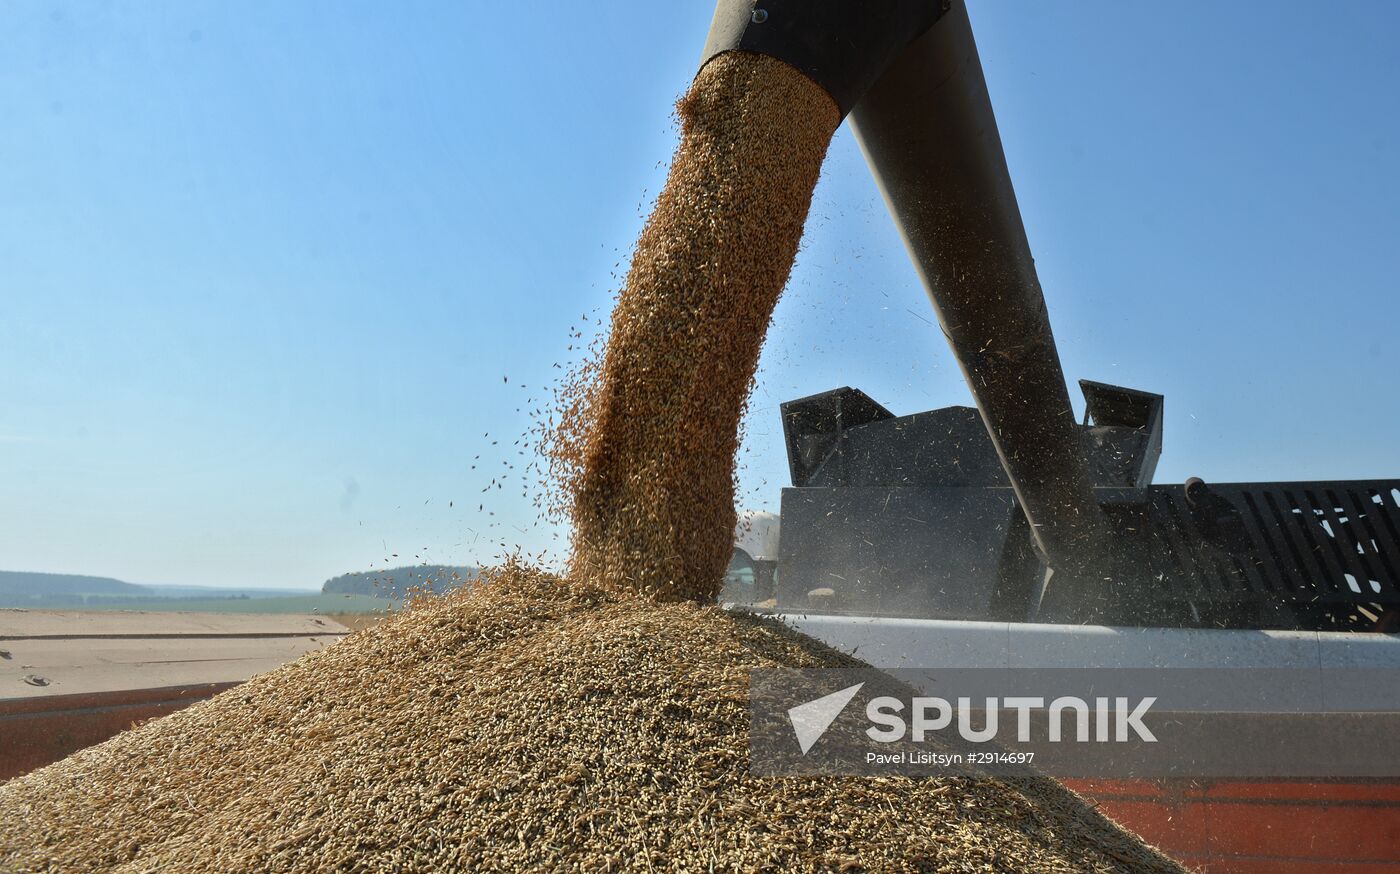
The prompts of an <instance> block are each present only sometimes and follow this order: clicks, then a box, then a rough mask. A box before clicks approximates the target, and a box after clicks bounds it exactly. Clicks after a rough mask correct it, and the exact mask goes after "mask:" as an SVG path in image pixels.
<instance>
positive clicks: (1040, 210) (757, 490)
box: [0, 0, 1400, 586]
mask: <svg viewBox="0 0 1400 874" xmlns="http://www.w3.org/2000/svg"><path fill="white" fill-rule="evenodd" d="M584 7H585V4H562V3H561V4H513V5H512V4H489V5H488V4H476V3H466V2H462V3H447V2H436V3H415V2H399V3H379V2H335V3H330V2H310V0H297V2H281V0H277V2H274V0H239V2H229V0H225V2H219V3H209V2H194V0H179V2H154V0H152V2H142V3H119V2H102V3H99V2H80V3H40V2H34V3H9V4H4V5H3V6H2V7H0V45H4V46H5V50H4V51H3V52H0V116H2V117H3V118H4V119H5V122H6V123H5V125H4V126H3V127H2V128H0V264H3V269H0V568H4V569H15V570H44V571H57V572H71V573H94V574H103V575H112V576H118V577H121V578H123V579H128V580H133V581H138V582H153V583H187V584H229V585H243V586H254V585H263V586H314V585H318V584H319V583H320V581H321V580H323V579H325V578H326V577H329V576H332V575H334V574H338V573H341V572H344V571H348V570H356V569H364V568H368V567H372V566H383V565H384V564H385V563H386V562H387V563H388V564H401V563H411V562H413V561H415V560H424V559H427V560H433V561H442V562H451V563H457V562H462V563H468V562H481V561H489V560H491V559H492V558H493V557H494V556H495V555H496V554H498V553H499V551H500V549H499V546H498V545H497V544H499V543H501V542H505V543H509V544H517V543H518V544H521V545H522V546H524V547H525V548H526V550H527V551H534V550H537V549H541V548H545V547H548V546H550V545H551V544H553V543H556V542H557V541H554V540H552V539H551V537H552V533H553V532H551V531H550V530H549V529H547V528H541V527H532V525H533V524H534V510H533V506H532V503H531V501H530V500H529V499H527V498H525V497H522V492H521V487H520V484H521V477H520V476H519V471H520V470H521V468H522V464H523V462H524V461H525V460H526V459H525V458H524V457H523V456H520V455H517V454H516V453H517V452H518V451H519V449H518V447H514V446H512V445H511V443H512V441H514V440H516V439H517V438H518V437H519V436H520V435H521V434H522V433H523V432H524V431H525V430H526V429H527V428H528V427H529V425H530V419H529V415H528V410H529V408H530V406H532V405H531V404H528V403H527V400H528V399H530V398H535V399H537V402H538V399H539V398H540V397H541V396H542V395H541V389H542V387H544V386H545V385H547V384H548V383H549V382H550V381H551V380H552V379H554V378H555V377H557V375H558V374H559V373H560V371H559V370H558V369H556V368H555V367H554V365H555V364H556V363H557V364H561V365H567V364H568V363H569V362H570V361H571V360H573V359H574V358H576V357H577V351H574V352H570V351H568V349H567V347H568V345H569V344H570V342H571V341H570V339H569V332H570V328H571V326H576V325H580V324H581V317H583V316H587V317H588V318H589V319H590V320H591V319H597V318H600V317H603V316H604V315H605V314H606V311H607V308H608V303H609V300H610V298H611V295H612V293H613V290H614V289H615V288H616V285H617V282H618V279H619V277H620V276H621V274H622V271H623V270H624V269H625V267H626V259H627V253H628V250H629V248H630V245H631V243H632V241H633V240H634V239H635V238H636V235H637V233H638V232H639V230H640V228H641V223H642V220H643V218H644V215H645V213H646V210H647V207H648V206H649V204H650V202H651V200H652V199H653V198H654V197H655V195H656V193H657V190H658V189H659V187H660V185H661V183H662V181H663V179H664V172H665V167H666V163H667V161H668V160H669V157H670V154H671V150H672V149H673V147H674V144H675V132H674V128H673V126H672V122H671V117H670V113H671V104H672V103H673V101H674V99H675V98H676V97H677V96H678V95H679V94H680V92H682V91H683V90H684V89H685V87H686V85H687V84H688V82H689V80H690V78H691V76H692V75H693V73H694V67H695V63H696V59H697V56H698V53H699V51H700V48H701V45H702V44H703V41H704V36H705V31H706V28H707V26H708V23H709V18H710V14H711V10H712V6H711V5H709V4H708V3H706V2H691V0H684V2H674V3H662V4H650V5H637V4H610V3H602V4H597V3H595V4H586V7H587V8H584ZM971 10H972V16H973V24H974V27H975V29H976V33H977V38H978V43H979V46H980V48H981V53H982V60H983V64H984V66H985V68H986V71H987V78H988V82H989V85H990V88H991V91H992V97H993V102H994V104H995V106H996V110H997V115H998V119H999V122H1000V126H1001V132H1002V138H1003V140H1004V143H1005V146H1006V149H1007V157H1008V161H1009V163H1010V166H1011V170H1012V176H1013V178H1014V179H1015V182H1016V187H1017V192H1018V195H1019V197H1020V201H1021V207H1022V211H1023V214H1024V217H1025V220H1026V224H1027V228H1028V232H1029V235H1030V239H1031V243H1032V247H1033V249H1034V251H1035V253H1036V257H1037V264H1038V265H1039V268H1040V271H1041V278H1042V281H1043V284H1044V286H1045V289H1046V296H1047V298H1048V300H1049V304H1050V308H1051V317H1052V321H1053V324H1054V327H1055V330H1056V335H1057V338H1058V340H1059V346H1060V350H1061V353H1062V356H1063V358H1064V360H1065V368H1066V373H1067V375H1068V376H1069V378H1070V379H1071V380H1075V379H1078V378H1081V377H1084V378H1090V379H1098V380H1103V381H1107V382H1116V383H1121V384H1125V385H1129V386H1133V387H1138V388H1143V389H1148V390H1152V391H1158V392H1162V393H1164V394H1165V395H1166V396H1167V407H1166V409H1167V420H1166V441H1165V451H1164V455H1163V458H1162V463H1161V465H1160V467H1159V471H1158V481H1180V480H1182V479H1184V478H1185V477H1187V476H1190V475H1200V476H1203V477H1205V478H1206V479H1208V480H1210V479H1214V480H1220V481H1227V480H1268V479H1307V478H1338V479H1342V478H1363V477H1375V476H1387V475H1389V476H1393V475H1396V474H1397V473H1400V459H1397V457H1396V455H1397V453H1396V449H1395V444H1396V435H1397V434H1400V397H1397V393H1396V392H1395V390H1394V386H1395V372H1396V367H1397V342H1396V326H1397V324H1400V302H1397V301H1398V299H1397V295H1396V293H1395V292H1396V289H1397V285H1400V283H1398V282H1397V275H1396V257H1397V253H1396V250H1397V247H1400V206H1398V205H1397V204H1400V168H1397V162H1396V155H1397V149H1398V148H1400V113H1397V111H1396V110H1397V98H1396V95H1397V94H1400V53H1397V52H1396V51H1395V49H1394V46H1395V43H1396V40H1397V37H1400V6H1398V5H1396V4H1393V3H1389V2H1369V3H1363V2H1342V3H1339V4H1332V5H1329V6H1327V7H1325V8H1321V7H1318V6H1316V5H1315V4H1308V5H1305V4H1303V3H1301V2H1290V3H1285V4H1283V5H1282V6H1280V5H1279V4H1277V3H1263V2H1249V3H1245V2H1231V3H1225V4H1214V5H1212V6H1211V7H1209V8H1206V9H1203V10H1202V11H1200V12H1199V13H1198V14H1191V15H1184V14H1176V13H1173V12H1171V11H1170V10H1164V9H1163V7H1162V6H1161V5H1160V4H1153V3H1146V2H1134V3H1123V2H1107V0H1103V2H1090V0H1077V2H1062V3H1032V2H1028V0H1024V2H1010V0H1005V2H986V0H973V2H972V6H971ZM590 324H592V322H591V321H590ZM575 350H577V346H576V347H575ZM846 384H849V385H853V386H857V387H859V388H862V389H863V390H865V391H866V392H867V393H868V394H870V395H871V396H873V397H874V398H876V399H877V400H879V401H881V402H882V403H884V404H885V405H886V406H888V407H890V408H891V409H892V410H894V411H896V412H898V413H908V412H914V411H917V410H921V409H928V408H932V407H937V406H943V405H947V404H955V403H966V402H968V395H967V391H966V388H965V387H964V385H963V383H962V380H961V379H960V377H959V374H958V370H957V367H956V365H955V363H954V362H953V360H952V358H951V356H950V354H949V352H948V351H947V349H946V346H945V344H944V342H943V339H942V337H941V336H940V335H939V334H938V332H937V329H936V328H935V327H934V320H933V316H932V314H931V312H930V310H929V306H928V304H927V302H926V299H925V297H924V295H923V292H922V290H921V289H920V287H919V285H918V282H917V280H916V278H915V275H914V272H913V270H912V268H911V267H910V265H909V264H908V261H907V258H906V256H905V254H904V252H903V250H902V248H901V246H900V243H899V241H898V238H897V237H896V235H895V233H894V231H893V228H892V226H891V224H890V221H889V219H888V217H887V215H886V214H885V210H884V206H883V204H882V203H881V202H880V200H879V198H878V195H877V194H876V192H875V190H874V186H873V184H872V182H871V180H870V177H869V173H868V171H867V170H866V169H865V167H864V165H863V162H862V160H861V158H860V155H859V153H858V151H857V150H856V148H855V145H854V142H853V141H852V139H851V137H850V136H849V134H848V133H847V132H846V131H845V130H844V129H843V130H842V131H841V132H840V133H839V134H838V137H837V139H836V142H835V143H834V145H833V147H832V151H831V155H830V157H829V159H828V162H827V165H826V168H825V173H824V176H823V180H822V182H821V184H820V186H819V188H818V192H817V195H816V198H815V201H814V204H813V209H812V219H811V221H810V223H809V227H808V233H807V237H806V240H805V242H804V246H803V251H802V253H801V255H800V257H799V262H798V266H797V268H796V270H795V272H794V276H793V280H792V283H791V284H790V286H789V289H788V291H787V293H786V296H785V298H784V300H783V301H782V303H781V304H780V305H779V308H778V311H777V314H776V319H775V323H774V326H773V329H772V331H771V332H770V335H769V341H768V346H767V348H766V351H765V353H764V358H763V362H762V372H761V375H760V379H759V385H758V389H757V391H756V393H755V395H754V400H753V409H752V411H751V416H750V422H749V425H748V438H747V440H746V443H745V450H744V453H743V456H742V462H743V464H744V472H743V475H742V476H743V480H742V482H743V486H744V502H745V504H746V505H747V506H755V507H776V502H777V497H778V490H779V488H780V487H781V486H782V485H784V484H785V483H786V461H785V458H784V455H783V451H782V447H781V431H780V427H779V423H778V419H777V404H778V403H779V402H781V401H783V400H786V399H789V398H792V397H797V396H800V395H804V394H810V393H812V392H817V391H822V390H825V389H828V388H833V387H835V386H839V385H846ZM1077 400H1078V399H1077V398H1076V401H1077ZM487 434H489V436H484V435H487ZM493 441H496V442H494V443H493ZM476 456H480V458H479V459H475V457H476ZM507 463H510V464H512V465H513V466H514V467H513V468H507V467H506V464H507ZM473 464H476V465H477V467H476V468H475V469H472V467H471V465H473ZM503 477H508V478H504V479H503ZM492 478H497V479H501V480H502V481H503V482H504V483H505V488H503V489H491V491H490V494H485V493H483V492H482V488H483V486H487V485H488V483H489V482H490V481H491V479H492ZM512 487H513V490H512ZM449 501H450V502H452V506H451V507H449V506H448V503H449ZM480 504H484V505H485V510H483V511H481V512H478V510H477V507H478V505H480ZM488 513H494V514H495V515H494V516H492V515H488ZM395 554H397V557H395Z"/></svg>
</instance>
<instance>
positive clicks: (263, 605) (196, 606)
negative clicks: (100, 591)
mask: <svg viewBox="0 0 1400 874" xmlns="http://www.w3.org/2000/svg"><path fill="white" fill-rule="evenodd" d="M15 606H19V605H15ZM25 606H26V609H41V610H146V611H161V612H167V613H168V612H184V613H386V612H389V611H392V610H397V609H398V606H399V602H398V601H393V600H389V599H387V598H372V597H370V596H369V595H294V596H290V597H281V598H124V599H121V600H115V599H114V600H113V601H112V602H109V603H102V604H63V605H61V606H60V605H54V606H47V605H46V606H43V607H38V606H29V605H25Z"/></svg>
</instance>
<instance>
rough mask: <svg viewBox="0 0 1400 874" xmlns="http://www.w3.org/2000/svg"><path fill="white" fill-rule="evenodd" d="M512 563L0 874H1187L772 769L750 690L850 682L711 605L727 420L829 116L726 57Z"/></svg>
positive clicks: (88, 799)
mask: <svg viewBox="0 0 1400 874" xmlns="http://www.w3.org/2000/svg"><path fill="white" fill-rule="evenodd" d="M680 109H681V116H682V120H683V124H684V133H683V142H682V146H681V149H680V151H679V152H678V155H677V158H676V162H675V166H674V167H673V169H672V172H671V180H670V182H669V183H668V188H667V191H666V192H665V193H664V194H663V195H662V197H661V200H660V202H659V203H658V207H657V215H656V216H655V217H653V219H652V221H651V222H650V224H649V225H648V228H647V232H646V234H645V235H644V236H643V238H642V241H641V243H640V244H639V247H638V255H637V260H636V262H635V263H634V265H633V269H632V274H631V275H630V276H629V279H628V282H627V286H626V289H625V290H624V292H623V294H622V296H621V299H620V301H619V304H618V313H617V316H616V317H615V319H614V333H613V336H612V338H611V340H610V346H609V348H608V351H607V354H606V356H605V357H604V359H603V360H602V361H601V362H600V363H599V366H598V367H597V368H596V369H595V370H594V371H593V372H591V374H589V375H590V376H591V378H589V379H587V380H583V381H581V382H580V383H578V384H577V386H576V387H575V388H574V389H572V391H573V394H572V395H567V397H568V398H570V399H571V401H572V403H573V404H574V406H573V414H572V417H566V419H565V429H564V436H563V438H562V439H561V441H560V443H559V447H557V450H558V453H557V454H556V455H555V456H554V458H555V461H556V463H557V464H558V465H559V466H558V467H557V468H556V472H557V473H558V474H559V475H560V476H561V477H562V479H561V482H562V483H563V485H564V487H565V488H566V489H568V490H572V491H570V494H572V495H573V503H572V511H573V514H574V522H575V523H576V525H577V526H578V534H577V536H576V538H575V548H576V554H575V560H574V561H573V563H572V564H571V570H572V572H573V575H574V577H573V579H572V581H565V580H561V579H558V578H554V577H550V576H548V575H545V574H543V573H540V572H538V571H533V570H529V569H527V568H524V567H522V566H519V565H515V564H508V565H507V566H505V567H503V568H500V569H496V570H493V571H488V572H486V573H485V574H484V575H483V577H482V578H481V579H480V580H479V581H478V582H477V584H476V585H475V586H474V587H473V588H472V589H471V590H470V591H461V592H456V593H453V594H451V595H447V596H442V597H438V598H432V599H427V600H425V601H423V602H420V603H418V604H417V605H416V606H415V607H414V608H413V609H411V610H409V611H407V612H406V613H404V614H401V615H398V616H395V617H393V618H391V619H389V620H387V621H385V622H384V623H382V624H380V625H378V626H376V627H373V628H370V629H366V630H363V631H359V632H357V633H355V634H354V635H352V636H351V637H349V638H347V639H346V640H343V641H341V642H340V643H337V644H336V645H335V646H332V647H327V648H326V649H324V650H321V651H319V652H316V653H312V654H309V655H307V656H305V657H303V658H301V659H299V660H298V661H295V662H292V663H290V664H288V665H285V666H283V667H282V668H279V669H278V670H276V671H273V672H271V673H269V674H265V675H263V676H260V677H256V678H254V679H253V680H250V681H249V682H247V683H246V684H244V685H242V686H239V687H237V688H235V689H233V690H230V691H228V692H225V693H223V694H222V695H219V696H216V697H215V698H213V699H210V700H209V701H206V702H203V703H200V704H196V705H194V706H192V707H190V708H188V709H186V710H183V711H181V712H179V713H176V714H173V715H171V716H167V717H165V718H163V719H159V720H156V721H153V722H150V723H147V724H145V725H142V726H140V727H138V728H135V729H133V730H131V731H128V732H125V733H123V734H121V735H118V736H117V737H115V738H113V739H111V740H109V741H107V742H106V743H103V744H99V745H98V746H95V747H92V748H89V749H87V750H83V751H81V752H79V753H77V754H75V755H73V756H71V757H69V758H68V759H65V760H64V761H62V762H59V763H57V764H55V765H52V766H50V767H47V768H43V769H41V770H39V771H36V772H34V773H32V774H30V775H27V776H25V777H21V778H18V779H15V780H12V781H10V782H8V783H6V784H4V785H3V786H0V871H7V872H8V871H41V870H42V871H62V872H70V871H92V870H107V871H120V872H154V871H180V872H187V871H220V872H222V871H306V872H311V871H324V870H341V871H366V872H369V871H412V872H417V871H422V872H429V871H433V872H436V871H452V870H478V869H506V870H611V869H620V868H670V869H676V870H681V869H688V870H710V871H713V870H725V871H729V870H764V869H766V870H783V871H786V870H804V869H831V870H841V871H853V870H930V871H1007V872H1011V871H1014V872H1022V871H1047V872H1053V871H1110V870H1117V871H1149V872H1150V871H1174V870H1179V869H1177V868H1176V867H1175V866H1174V865H1173V864H1172V863H1170V862H1168V861H1166V860H1164V859H1162V858H1161V857H1160V856H1158V855H1156V854H1155V853H1154V852H1153V851H1151V850H1150V849H1148V848H1147V847H1145V846H1143V845H1142V844H1141V843H1140V842H1138V841H1137V839H1136V838H1134V837H1132V836H1131V835H1128V834H1127V833H1125V832H1123V831H1121V830H1119V829H1118V828H1117V827H1116V826H1114V825H1113V824H1112V823H1110V822H1108V821H1107V820H1105V819H1104V818H1102V817H1101V816H1099V815H1098V814H1097V813H1095V812H1094V811H1093V810H1092V809H1091V808H1090V807H1089V806H1087V805H1086V804H1084V803H1083V802H1082V801H1081V800H1080V799H1078V798H1077V797H1076V796H1074V795H1073V794H1071V793H1069V792H1068V791H1066V790H1064V789H1063V788H1062V787H1060V786H1058V785H1057V784H1055V783H1054V782H1052V781H1049V780H1044V779H1028V780H1025V781H1018V782H1017V783H1015V784H1012V783H1010V782H994V781H975V780H952V779H950V780H937V779H895V778H890V779H867V778H835V777H832V778H802V779H794V778H771V777H758V776H755V775H754V774H753V773H752V772H751V770H750V768H749V761H748V711H747V692H748V673H749V671H750V670H752V669H755V668H762V667H778V666H786V667H834V666H842V665H854V664H856V663H855V662H854V660H851V659H848V658H846V657H843V656H840V655H837V654H835V653H833V652H831V651H829V650H827V649H826V648H824V647H822V646H821V645H820V644H817V643H815V642H813V641H811V640H809V639H807V638H805V637H802V636H800V635H797V634H795V633H793V632H791V631H789V630H787V629H785V628H784V627H782V626H781V625H778V624H776V623H772V622H764V621H760V620H757V619H753V618H745V617H742V616H734V615H730V614H727V613H725V612H723V611H721V610H719V609H717V608H716V607H714V606H713V605H712V596H713V594H714V591H715V590H716V588H717V587H718V585H719V582H720V579H721V577H722V574H723V570H724V564H725V561H726V560H727V557H728V554H729V549H730V546H731V544H730V537H731V533H732V531H733V525H734V517H733V509H732V493H731V489H732V465H733V454H734V446H735V435H736V431H737V425H738V419H739V416H740V414H741V412H742V409H743V404H744V396H745V394H746V392H747V390H748V386H749V382H750V380H751V379H752V374H753V368H754V363H755V360H756V357H757V354H758V348H759V345H760V344H761V342H762V336H763V330H764V328H765V327H766V325H767V322H768V318H769V316H770V314H771V311H772V307H773V304H774V302H775V301H776V297H777V295H778V293H779V291H780V290H781V287H782V284H783V282H784V281H785V279H786V276H787V273H788V270H789V267H790V265H791V262H792V259H793V256H794V252H795V250H796V246H797V242H798V239H799V236H800V233H801V225H802V217H803V216H804V215H805V213H806V209H807V205H808V201H809V198H810V195H811V189H812V185H813V183H814V182H815V179H816V175H817V171H818V168H819V165H820V163H821V157H822V153H823V151H824V150H825V148H826V145H827V142H828V140H829V138H830V135H831V132H832V128H834V126H835V124H836V120H837V119H836V113H835V110H834V109H833V108H832V107H831V105H830V102H829V101H827V98H826V97H825V95H824V94H821V93H820V92H818V91H817V90H816V89H815V86H812V85H810V84H809V83H807V82H806V80H804V79H802V78H801V77H800V76H799V75H798V74H796V73H795V72H793V71H792V70H790V69H788V68H786V67H784V66H782V65H781V64H778V63H777V62H775V61H770V60H767V59H763V58H754V57H751V56H744V55H737V54H736V55H726V56H722V57H721V58H720V59H719V60H717V61H714V62H711V64H709V65H708V66H707V67H706V69H705V70H704V71H703V72H702V74H701V76H700V77H699V78H698V79H697V82H696V84H695V86H694V88H693V89H692V92H691V93H690V94H689V95H688V96H687V97H686V98H685V99H684V100H683V101H682V103H681V107H680Z"/></svg>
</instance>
